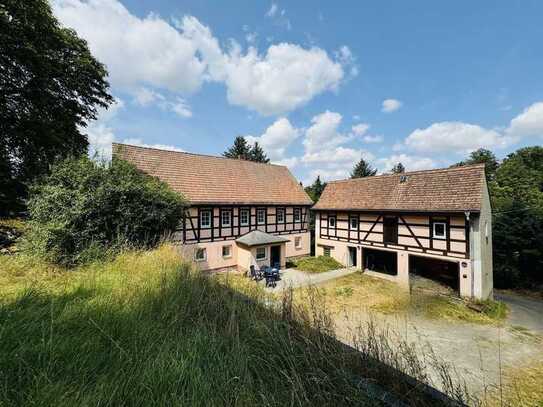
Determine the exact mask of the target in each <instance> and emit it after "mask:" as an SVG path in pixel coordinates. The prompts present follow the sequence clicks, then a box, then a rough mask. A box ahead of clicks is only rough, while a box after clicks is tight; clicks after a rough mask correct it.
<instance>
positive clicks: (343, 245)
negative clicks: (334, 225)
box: [315, 212, 487, 298]
mask: <svg viewBox="0 0 543 407" xmlns="http://www.w3.org/2000/svg"><path fill="white" fill-rule="evenodd" d="M319 217H320V214H319V213H318V212H317V213H316V220H315V221H316V222H317V224H318V222H319ZM406 221H407V219H406ZM417 223H418V222H417ZM318 230H319V229H318V228H316V233H315V244H316V247H315V253H316V255H317V256H322V255H323V254H324V247H325V246H327V247H330V248H331V250H330V254H331V256H332V257H333V258H334V259H336V260H337V261H338V262H340V263H341V264H343V265H346V264H348V258H349V257H348V256H349V252H348V247H356V249H357V268H359V269H363V264H362V259H363V254H364V250H365V249H374V250H384V251H390V252H395V253H397V254H398V273H397V275H396V276H389V275H386V274H383V273H376V272H368V271H366V272H367V273H368V274H369V275H372V276H375V277H379V278H383V279H386V280H390V281H394V282H396V283H398V284H399V285H401V286H402V287H405V288H406V289H409V287H410V283H409V256H422V257H428V258H435V259H439V260H446V261H451V262H454V263H458V266H459V274H460V275H459V281H460V287H459V291H460V295H461V296H462V297H475V298H487V297H485V296H484V292H475V293H472V289H471V287H472V283H475V281H474V280H475V279H474V273H472V262H471V261H469V259H465V258H458V257H454V256H443V255H442V254H441V253H440V252H435V253H423V252H422V250H420V249H416V248H412V249H410V250H405V249H404V248H402V247H400V246H396V247H395V248H391V247H384V245H382V243H381V244H379V243H377V244H375V245H371V244H365V243H362V244H359V243H354V242H353V243H351V242H342V241H337V240H331V239H325V238H322V237H321V236H320V234H319V232H318Z"/></svg>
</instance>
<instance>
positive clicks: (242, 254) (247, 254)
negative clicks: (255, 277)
mask: <svg viewBox="0 0 543 407" xmlns="http://www.w3.org/2000/svg"><path fill="white" fill-rule="evenodd" d="M285 245H286V243H281V244H272V245H264V246H254V247H246V246H242V245H239V246H238V270H240V271H247V270H249V268H250V266H251V265H254V266H257V268H260V267H262V266H271V265H272V264H271V260H270V252H271V247H272V246H281V267H282V268H284V267H285V265H286V256H285V253H286V250H285ZM258 247H264V248H265V249H266V258H265V259H263V260H257V259H256V249H257V248H258Z"/></svg>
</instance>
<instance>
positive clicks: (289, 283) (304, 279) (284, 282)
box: [259, 267, 360, 292]
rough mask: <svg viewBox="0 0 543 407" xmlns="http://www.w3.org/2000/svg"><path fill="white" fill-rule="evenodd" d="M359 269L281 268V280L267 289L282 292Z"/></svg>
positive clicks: (264, 283) (261, 282)
mask: <svg viewBox="0 0 543 407" xmlns="http://www.w3.org/2000/svg"><path fill="white" fill-rule="evenodd" d="M357 271H358V272H360V270H358V269H357V268H355V267H350V268H342V269H337V270H331V271H326V272H324V273H308V272H306V271H301V270H297V269H292V268H288V269H284V270H281V280H280V281H278V282H277V285H276V286H275V287H266V288H265V289H266V290H267V291H270V292H280V291H283V290H285V289H287V288H291V287H292V288H298V287H306V286H309V285H315V284H319V283H323V282H325V281H328V280H333V279H334V278H339V277H343V276H347V275H349V274H353V273H356V272H357ZM259 284H262V285H263V286H265V285H266V282H265V281H264V280H262V281H260V282H259Z"/></svg>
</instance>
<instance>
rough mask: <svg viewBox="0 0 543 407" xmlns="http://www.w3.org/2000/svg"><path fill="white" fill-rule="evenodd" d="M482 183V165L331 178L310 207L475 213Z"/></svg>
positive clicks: (479, 208) (483, 171) (479, 202)
mask: <svg viewBox="0 0 543 407" xmlns="http://www.w3.org/2000/svg"><path fill="white" fill-rule="evenodd" d="M402 176H403V177H405V178H404V180H405V181H404V182H401V177H402ZM484 185H485V168H484V164H476V165H469V166H464V167H454V168H445V169H439V170H429V171H416V172H406V173H405V174H394V175H379V176H373V177H365V178H357V179H349V180H343V181H332V182H329V183H328V184H327V186H326V188H325V189H324V191H323V193H322V196H321V197H320V199H319V201H318V202H317V204H316V205H315V206H314V207H313V209H317V210H326V209H333V210H339V209H345V210H349V209H351V210H371V211H374V210H375V211H380V210H383V211H389V210H390V211H412V212H463V211H474V212H477V211H480V210H481V201H482V197H483V186H484Z"/></svg>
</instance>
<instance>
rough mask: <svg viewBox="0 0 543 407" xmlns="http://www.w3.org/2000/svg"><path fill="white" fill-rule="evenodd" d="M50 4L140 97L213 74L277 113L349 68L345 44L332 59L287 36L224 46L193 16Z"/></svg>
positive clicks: (95, 1) (236, 96)
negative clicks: (262, 45)
mask: <svg viewBox="0 0 543 407" xmlns="http://www.w3.org/2000/svg"><path fill="white" fill-rule="evenodd" d="M53 9H54V12H55V15H56V16H57V17H58V18H59V20H60V21H61V22H62V23H63V24H64V25H66V26H69V27H73V28H74V29H76V30H77V32H78V34H79V35H80V36H81V37H83V38H85V39H86V40H87V41H88V43H89V47H90V49H91V51H92V52H93V54H94V55H96V56H97V58H98V59H99V60H100V61H102V62H104V63H105V64H106V66H107V68H108V70H109V72H110V79H111V83H112V86H113V87H114V88H119V89H121V90H123V91H128V92H130V93H132V94H134V93H137V92H140V95H139V102H140V103H142V104H143V105H145V104H146V105H150V104H152V102H157V101H159V100H160V98H157V97H156V95H154V96H153V94H149V93H147V94H146V95H145V94H141V89H142V88H144V89H145V88H147V89H152V91H155V92H158V93H162V91H164V90H166V91H168V92H171V93H173V94H174V95H179V94H180V95H187V94H190V93H192V92H196V91H197V90H199V88H200V87H201V86H202V84H203V83H204V82H205V81H217V82H222V83H224V84H225V86H226V90H227V98H228V101H229V102H230V103H231V104H234V105H238V106H243V107H246V108H248V109H251V110H255V111H258V112H260V113H261V114H264V115H273V114H281V113H285V112H288V111H291V110H293V109H296V108H298V107H300V106H303V105H304V104H305V103H307V102H308V101H310V100H311V99H312V98H314V97H315V96H317V95H318V94H320V93H322V92H325V91H335V90H336V89H337V88H338V86H339V85H340V83H341V81H342V80H343V79H344V77H345V69H349V68H350V72H351V74H352V72H353V67H354V66H353V61H354V56H353V55H352V53H351V51H350V49H349V48H348V47H346V46H344V47H341V48H340V50H339V51H338V53H337V58H336V59H334V58H331V57H330V56H329V55H328V54H327V52H326V51H325V50H323V49H321V48H318V47H311V48H303V47H301V46H299V45H296V44H289V43H280V44H274V45H271V46H269V48H268V49H267V50H265V51H264V52H262V53H261V52H259V50H258V49H257V48H255V47H252V46H250V47H249V48H248V49H247V50H246V51H244V50H242V48H241V46H240V45H239V44H237V43H236V42H235V41H230V42H229V46H228V47H226V48H225V49H224V50H223V48H222V47H221V45H220V44H219V41H218V40H217V38H215V37H214V36H213V34H212V32H211V30H210V29H209V27H207V26H205V25H203V24H202V23H200V21H199V20H198V19H197V18H195V17H192V16H185V17H183V18H182V19H181V20H180V21H174V23H173V24H174V25H175V27H174V26H173V25H171V24H170V23H169V22H167V21H166V20H164V19H162V18H160V17H159V16H158V15H156V14H149V15H148V16H146V17H144V18H139V17H137V16H135V15H133V14H131V13H130V12H129V11H128V10H127V9H126V8H125V7H124V6H123V5H122V4H121V3H120V2H119V1H117V0H88V1H82V0H53ZM270 10H271V9H270ZM285 14H286V12H285V11H284V10H282V11H281V12H279V11H278V10H277V9H276V10H275V11H274V15H275V16H276V18H281V19H285ZM287 21H288V20H287ZM288 25H290V22H289V23H288ZM247 29H248V27H247ZM247 35H248V38H247V39H248V40H249V41H250V42H251V41H254V40H256V37H255V34H254V33H249V34H247ZM174 111H176V112H177V110H174ZM183 115H184V116H185V117H186V116H187V115H186V114H185V113H183Z"/></svg>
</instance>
